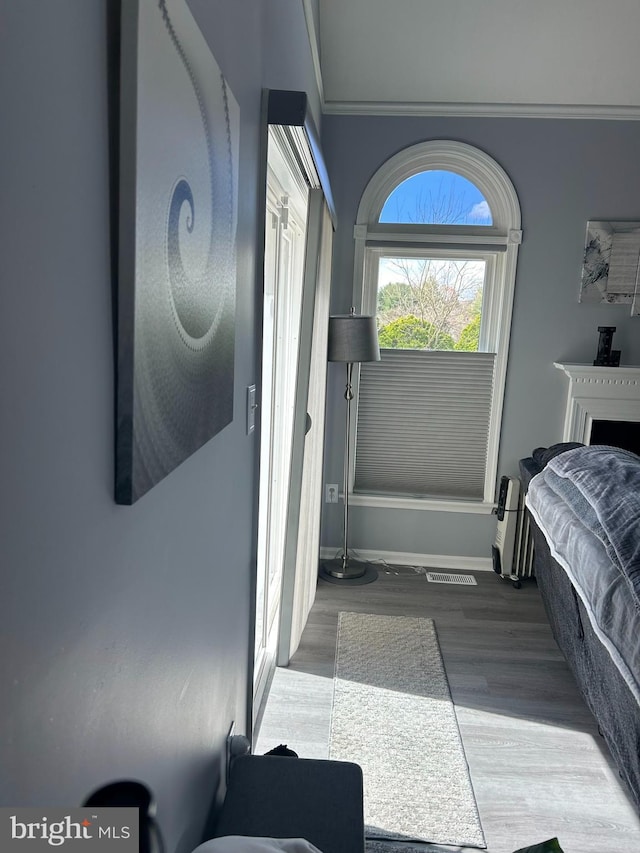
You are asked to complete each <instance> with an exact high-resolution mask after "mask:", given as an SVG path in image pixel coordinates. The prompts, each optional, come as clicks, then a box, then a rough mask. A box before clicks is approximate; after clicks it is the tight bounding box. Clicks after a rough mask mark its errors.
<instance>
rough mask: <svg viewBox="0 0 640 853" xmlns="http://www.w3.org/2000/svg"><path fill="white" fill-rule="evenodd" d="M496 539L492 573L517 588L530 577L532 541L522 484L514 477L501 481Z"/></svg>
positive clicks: (493, 549) (531, 572) (493, 550)
mask: <svg viewBox="0 0 640 853" xmlns="http://www.w3.org/2000/svg"><path fill="white" fill-rule="evenodd" d="M496 514H497V516H498V523H497V527H496V538H495V542H494V545H493V548H492V556H493V569H494V571H495V572H496V573H497V574H499V575H500V577H502V578H505V579H506V580H510V581H512V582H513V584H514V586H516V587H519V586H520V581H521V580H522V579H523V578H529V577H532V576H533V573H534V572H533V537H532V535H531V526H530V523H529V514H528V512H527V511H526V508H525V505H524V493H523V490H522V484H521V482H520V480H519V479H518V478H517V477H503V478H502V479H501V481H500V492H499V495H498V506H497V509H496Z"/></svg>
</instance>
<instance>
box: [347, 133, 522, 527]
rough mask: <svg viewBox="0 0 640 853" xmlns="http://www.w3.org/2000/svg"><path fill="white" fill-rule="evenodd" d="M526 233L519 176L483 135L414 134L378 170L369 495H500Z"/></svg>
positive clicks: (417, 498) (364, 239) (449, 498)
mask: <svg viewBox="0 0 640 853" xmlns="http://www.w3.org/2000/svg"><path fill="white" fill-rule="evenodd" d="M521 237H522V232H521V231H520V206H519V203H518V198H517V195H516V192H515V189H514V187H513V185H512V183H511V181H510V179H509V178H508V176H507V175H506V173H505V172H504V170H503V169H502V168H501V167H500V166H499V165H498V163H496V162H495V161H494V160H493V159H492V158H491V157H489V156H488V155H487V154H485V153H484V152H482V151H480V150H478V149H476V148H474V147H472V146H470V145H466V144H464V143H459V142H453V141H449V140H436V141H431V142H425V143H421V144H419V145H415V146H412V147H411V148H408V149H406V150H404V151H401V152H400V153H399V154H396V155H395V156H394V157H392V158H391V159H390V160H388V161H387V162H386V163H385V164H384V165H383V166H382V167H381V168H380V169H379V170H378V172H376V174H375V175H374V176H373V178H372V179H371V181H370V182H369V184H368V186H367V188H366V189H365V192H364V193H363V196H362V199H361V202H360V207H359V209H358V218H357V222H356V227H355V240H356V252H355V278H354V301H355V304H356V306H357V307H359V309H360V310H361V312H362V313H365V314H375V315H376V316H377V321H378V334H379V340H380V347H381V350H382V361H381V362H380V363H377V364H363V365H362V368H361V374H360V384H359V389H358V405H357V409H356V412H357V413H356V418H355V420H357V423H355V422H354V424H353V425H352V440H353V441H354V443H355V454H354V458H355V464H354V471H353V479H352V487H353V493H354V500H355V502H356V503H358V502H359V503H362V504H374V505H387V506H390V505H391V506H394V505H395V506H401V505H411V506H414V505H422V506H424V507H425V508H443V509H456V508H457V509H458V511H461V510H465V511H480V512H482V511H487V512H488V511H489V510H490V508H491V507H492V506H493V499H494V493H495V483H496V473H497V459H498V443H499V436H500V423H501V417H502V401H503V396H504V384H505V376H506V366H507V353H508V344H509V330H510V325H511V309H512V303H513V291H514V283H515V270H516V260H517V252H518V245H519V243H520V242H521ZM356 438H357V440H356Z"/></svg>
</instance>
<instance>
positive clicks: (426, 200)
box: [379, 169, 493, 225]
mask: <svg viewBox="0 0 640 853" xmlns="http://www.w3.org/2000/svg"><path fill="white" fill-rule="evenodd" d="M379 221H380V222H394V223H404V224H427V223H430V224H432V225H491V224H492V223H493V219H492V216H491V210H490V209H489V205H488V203H487V200H486V199H485V197H484V196H483V195H482V193H481V192H480V190H479V189H478V188H477V187H476V185H475V184H473V183H471V181H469V180H467V179H466V178H463V177H462V176H461V175H456V174H455V173H454V172H446V171H443V170H440V169H431V170H428V171H425V172H419V173H418V174H417V175H412V176H411V177H410V178H407V179H406V181H402V183H400V184H398V186H397V187H396V188H395V189H394V190H393V191H392V192H391V193H390V195H389V197H388V198H387V200H386V202H385V203H384V207H383V208H382V212H381V213H380V219H379Z"/></svg>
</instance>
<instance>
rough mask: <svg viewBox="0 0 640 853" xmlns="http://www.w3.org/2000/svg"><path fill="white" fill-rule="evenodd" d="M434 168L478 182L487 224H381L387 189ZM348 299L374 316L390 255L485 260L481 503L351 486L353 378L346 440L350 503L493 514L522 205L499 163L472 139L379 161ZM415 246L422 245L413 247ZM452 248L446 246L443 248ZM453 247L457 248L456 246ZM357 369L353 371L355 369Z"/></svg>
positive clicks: (363, 204)
mask: <svg viewBox="0 0 640 853" xmlns="http://www.w3.org/2000/svg"><path fill="white" fill-rule="evenodd" d="M430 169H433V170H435V169H438V170H444V171H450V172H454V173H456V174H458V175H461V176H462V177H464V178H467V179H468V180H469V181H471V182H472V183H473V184H475V185H476V186H477V188H478V189H479V191H480V192H481V193H482V195H483V196H484V198H485V199H486V200H487V202H488V204H489V207H490V209H491V214H492V218H493V222H492V224H491V225H481V226H471V225H413V224H411V225H405V224H390V223H380V222H379V218H380V212H381V211H382V208H383V206H384V204H385V202H386V200H387V198H388V197H389V195H390V194H391V192H392V191H393V190H394V189H395V188H396V187H397V186H398V185H399V184H400V183H402V181H405V180H406V179H407V178H410V177H412V176H413V175H416V174H418V173H420V172H423V171H426V170H430ZM354 240H355V254H354V278H353V281H354V288H353V304H354V305H355V307H356V309H357V310H358V311H359V312H360V313H363V314H374V315H375V314H376V310H377V290H378V260H379V258H380V257H384V256H388V255H393V254H395V255H396V256H397V255H402V256H406V257H411V255H412V253H414V254H416V255H417V254H418V252H420V253H421V254H424V250H425V249H427V248H428V247H429V246H431V247H432V248H431V251H430V255H431V254H433V256H434V257H456V256H458V257H462V256H467V257H468V256H469V252H470V251H473V252H474V254H475V256H476V257H479V258H484V259H485V260H486V262H487V267H486V275H485V286H484V287H485V289H484V292H483V308H482V324H481V339H480V349H481V350H482V351H484V352H491V351H492V352H495V353H496V362H495V379H494V393H493V399H492V407H491V420H490V430H489V441H488V447H487V463H486V468H485V478H484V495H483V500H482V501H462V500H460V501H458V500H438V499H434V498H428V497H424V498H416V497H395V496H381V495H367V494H362V493H354V492H353V481H354V473H355V448H356V429H357V401H358V377H357V376H356V379H355V382H354V390H355V400H354V405H353V406H352V410H351V411H352V419H351V424H350V434H349V440H350V442H351V445H352V451H354V452H352V453H351V459H352V460H354V462H352V468H351V471H350V476H349V493H350V497H349V502H350V503H351V504H352V505H355V506H370V507H383V508H388V509H424V510H442V511H447V512H464V513H490V512H491V511H492V510H493V508H494V506H495V500H494V499H495V490H496V481H497V471H498V453H499V446H500V429H501V424H502V410H503V403H504V390H505V383H506V374H507V360H508V353H509V337H510V331H511V316H512V311H513V298H514V291H515V279H516V266H517V259H518V247H519V245H520V243H521V242H522V230H521V215H520V203H519V201H518V196H517V193H516V190H515V187H514V186H513V184H512V182H511V179H510V178H509V176H508V175H507V174H506V172H505V171H504V169H502V167H501V166H500V165H499V164H498V163H496V161H495V160H494V159H493V158H492V157H490V156H489V155H488V154H486V153H485V152H484V151H481V150H480V149H478V148H475V147H474V146H472V145H468V144H466V143H463V142H455V141H453V140H430V141H428V142H422V143H419V144H418V145H413V146H411V147H410V148H407V149H405V150H404V151H400V152H399V153H398V154H396V155H394V156H393V157H391V158H390V159H389V160H387V161H386V163H384V164H383V165H382V166H381V167H380V169H378V171H377V172H376V173H375V175H374V176H373V177H372V179H371V180H370V182H369V184H368V185H367V187H366V189H365V191H364V193H363V195H362V199H361V201H360V205H359V207H358V215H357V219H356V224H355V227H354ZM416 247H419V249H417V248H416ZM448 247H449V248H448ZM454 247H455V248H454ZM356 373H357V371H356Z"/></svg>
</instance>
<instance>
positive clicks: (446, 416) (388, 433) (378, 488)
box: [354, 349, 495, 500]
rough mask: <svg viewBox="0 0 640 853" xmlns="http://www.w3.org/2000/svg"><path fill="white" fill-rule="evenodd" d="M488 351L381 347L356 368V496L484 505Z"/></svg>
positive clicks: (491, 355)
mask: <svg viewBox="0 0 640 853" xmlns="http://www.w3.org/2000/svg"><path fill="white" fill-rule="evenodd" d="M494 363H495V354H494V353H484V352H481V353H480V352H456V351H454V352H449V351H422V350H395V349H390V350H389V349H385V350H382V361H380V362H376V363H365V364H362V365H361V368H360V390H359V398H358V399H359V401H358V423H357V433H356V451H355V482H354V491H356V492H359V493H368V494H372V493H373V494H393V495H403V496H418V497H437V498H453V499H460V500H482V498H483V494H484V477H485V466H486V459H487V446H488V439H489V424H490V417H491V400H492V394H493V377H494Z"/></svg>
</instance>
